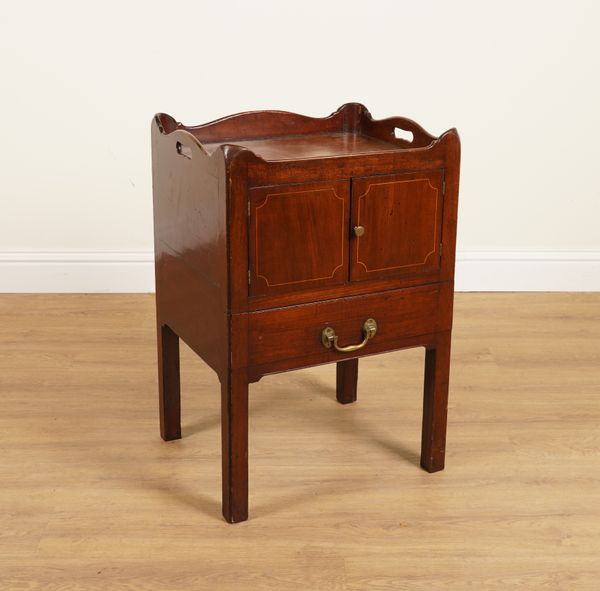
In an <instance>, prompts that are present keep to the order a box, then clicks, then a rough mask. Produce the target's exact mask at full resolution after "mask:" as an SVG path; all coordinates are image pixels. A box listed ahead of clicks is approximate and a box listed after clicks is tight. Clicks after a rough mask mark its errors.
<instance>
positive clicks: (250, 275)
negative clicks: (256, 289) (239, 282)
mask: <svg viewBox="0 0 600 591" xmlns="http://www.w3.org/2000/svg"><path fill="white" fill-rule="evenodd" d="M251 283H252V274H251V273H250V269H248V285H250V284H251Z"/></svg>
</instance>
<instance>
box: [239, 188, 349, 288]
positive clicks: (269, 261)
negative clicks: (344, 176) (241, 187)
mask: <svg viewBox="0 0 600 591" xmlns="http://www.w3.org/2000/svg"><path fill="white" fill-rule="evenodd" d="M248 212H249V245H248V246H249V254H250V261H249V263H250V274H249V277H250V295H252V296H253V295H266V294H277V293H284V292H287V291H299V290H307V289H314V288H318V287H320V286H325V285H332V284H338V283H344V282H346V281H347V278H348V226H349V221H350V197H349V182H348V181H341V182H329V183H311V184H302V185H284V186H271V187H259V188H255V189H250V191H249V207H248Z"/></svg>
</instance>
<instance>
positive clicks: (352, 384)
mask: <svg viewBox="0 0 600 591" xmlns="http://www.w3.org/2000/svg"><path fill="white" fill-rule="evenodd" d="M357 385H358V359H347V360H345V361H338V362H337V364H336V398H337V401H338V402H339V403H341V404H349V403H350V402H356V391H357Z"/></svg>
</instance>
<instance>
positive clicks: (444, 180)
mask: <svg viewBox="0 0 600 591" xmlns="http://www.w3.org/2000/svg"><path fill="white" fill-rule="evenodd" d="M442 195H446V179H443V180H442Z"/></svg>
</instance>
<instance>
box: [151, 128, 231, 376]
mask: <svg viewBox="0 0 600 591" xmlns="http://www.w3.org/2000/svg"><path fill="white" fill-rule="evenodd" d="M152 175H153V193H154V248H155V262H156V265H155V269H156V306H157V317H158V321H159V323H161V324H166V325H168V326H169V327H170V328H171V329H172V330H173V331H175V333H176V334H177V335H179V337H180V338H182V339H183V340H184V341H185V342H186V343H187V344H188V345H189V346H190V347H191V348H192V349H193V350H194V351H195V352H196V353H197V354H198V355H200V356H201V357H202V358H203V359H204V360H205V361H206V363H208V365H210V366H211V367H212V368H213V369H215V370H216V371H217V372H219V373H220V372H221V371H222V370H223V368H224V367H225V365H226V362H227V332H228V328H227V309H226V308H227V245H226V201H225V195H224V194H223V193H224V190H225V183H224V163H223V157H222V154H221V153H217V154H215V156H214V158H211V157H208V156H207V155H206V154H205V153H204V152H203V151H202V150H201V148H200V147H199V146H198V144H197V142H196V141H195V140H194V138H193V137H192V136H190V135H189V134H188V133H187V132H184V131H174V132H173V133H170V134H168V135H164V134H162V133H161V132H160V131H159V129H158V127H157V125H156V124H155V123H153V125H152Z"/></svg>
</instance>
